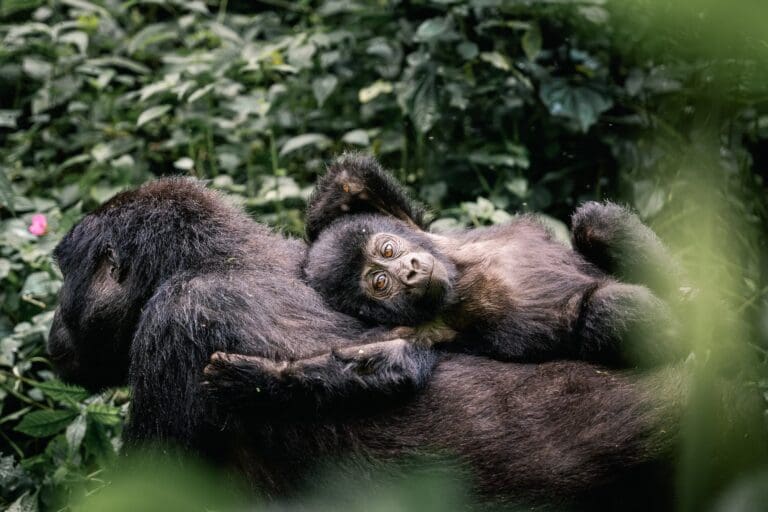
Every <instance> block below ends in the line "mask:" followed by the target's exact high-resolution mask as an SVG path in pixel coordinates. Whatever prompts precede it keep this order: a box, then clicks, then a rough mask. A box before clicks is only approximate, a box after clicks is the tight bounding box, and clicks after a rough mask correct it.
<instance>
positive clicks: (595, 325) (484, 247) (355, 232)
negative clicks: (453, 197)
mask: <svg viewBox="0 0 768 512" xmlns="http://www.w3.org/2000/svg"><path fill="white" fill-rule="evenodd" d="M422 211H423V210H422V209H421V208H420V207H418V206H417V205H415V204H414V203H413V202H412V201H411V200H410V199H409V198H408V196H407V195H406V193H405V192H404V190H403V189H402V187H400V186H399V185H398V184H397V183H396V182H395V181H394V180H393V179H392V178H391V177H390V176H389V175H387V174H386V173H385V171H383V170H382V169H381V168H380V167H379V166H378V164H377V163H376V162H375V161H374V160H372V159H370V158H365V157H360V156H357V155H346V156H344V157H342V158H341V159H340V160H339V161H337V162H336V163H335V164H334V165H333V166H332V167H331V169H330V170H329V173H328V174H327V175H326V176H325V177H324V178H323V179H322V180H321V181H320V183H319V184H318V187H317V190H316V192H315V195H314V196H313V198H312V199H311V201H310V205H309V215H308V219H309V224H308V234H309V236H310V238H316V239H315V240H314V242H313V243H312V246H311V248H310V250H309V252H308V256H307V260H306V262H305V266H304V272H305V276H306V279H307V281H308V282H309V284H310V285H311V286H312V287H314V288H315V289H316V290H317V291H319V292H320V293H321V294H322V295H323V296H324V298H325V299H326V300H327V301H328V302H329V303H330V304H331V305H332V306H333V307H335V308H337V309H338V310H340V311H343V312H346V313H349V314H352V315H355V316H358V317H359V318H362V319H364V320H367V321H369V322H371V323H381V324H385V325H387V326H390V327H393V328H394V330H393V331H392V332H391V333H388V334H387V335H385V336H389V335H391V337H393V338H407V339H411V340H413V341H414V342H417V343H426V344H433V343H439V342H445V341H455V342H456V343H457V345H458V346H461V347H462V348H463V349H466V350H469V351H471V352H474V353H482V354H485V355H489V356H492V357H494V358H498V359H504V360H514V361H525V362H534V361H543V360H547V359H558V358H575V359H584V360H591V361H598V362H602V363H608V364H626V363H627V362H629V361H631V362H640V363H654V362H658V361H660V360H663V359H666V358H667V357H669V355H670V353H671V352H672V348H673V347H672V344H671V343H669V339H668V334H669V331H670V330H671V329H670V324H671V322H670V318H669V317H670V315H669V312H668V307H667V304H666V303H665V302H664V301H662V300H661V299H659V298H658V297H657V296H655V295H654V294H653V293H652V292H651V291H650V290H649V289H648V288H647V287H645V286H642V285H638V284H626V283H623V282H620V281H618V280H617V279H616V278H614V277H612V276H611V275H609V274H608V273H607V272H606V270H604V269H601V268H599V267H598V266H597V265H596V264H594V263H591V262H590V261H588V260H587V259H585V257H584V256H583V255H582V254H581V253H580V252H577V251H575V250H573V249H571V248H570V247H567V246H566V245H564V244H563V243H561V242H559V241H557V240H556V239H554V238H553V236H552V235H551V233H550V232H549V230H548V229H547V228H545V227H544V226H543V225H542V224H541V223H540V222H539V221H537V220H536V218H535V217H533V216H527V215H524V216H520V217H518V218H516V219H515V220H513V221H511V222H509V223H506V224H503V225H496V226H492V227H484V228H476V229H471V230H466V231H458V232H454V233H450V234H442V235H441V234H434V233H429V232H427V231H426V230H425V229H424V222H423V220H422V216H421V212H422ZM372 212H375V213H372ZM408 212H417V213H418V216H417V218H412V217H411V216H410V215H409V213H408ZM312 219H322V226H320V227H317V225H316V224H314V223H313V221H312ZM574 219H575V220H576V221H577V222H576V223H575V226H574V227H578V230H577V231H576V232H575V233H574V237H575V238H576V240H575V243H576V245H577V247H579V246H581V247H585V248H589V249H591V251H592V252H594V249H595V247H596V246H598V245H599V244H597V243H590V242H594V241H595V237H596V236H600V234H601V232H604V231H605V229H606V226H608V227H610V228H612V229H613V230H614V231H615V232H627V231H629V233H628V234H627V233H624V237H625V238H626V236H630V237H633V238H634V239H636V240H648V242H649V245H650V246H652V248H653V249H657V250H662V251H663V246H662V245H661V244H660V242H659V241H658V239H657V238H656V237H655V235H653V233H652V232H651V231H650V230H649V229H648V228H647V227H646V226H644V225H643V224H642V223H641V222H640V221H639V220H638V219H637V217H636V216H634V215H633V214H631V213H630V212H628V211H626V210H625V209H623V208H620V207H618V206H616V205H613V204H610V203H607V204H597V203H588V204H587V205H585V206H583V207H582V208H581V209H579V210H578V211H577V212H576V214H575V215H574ZM617 224H618V225H617ZM599 241H600V242H602V243H603V244H604V243H605V240H604V239H601V240H599ZM624 241H625V240H624ZM609 251H610V247H605V248H604V251H603V253H601V254H597V255H595V259H598V258H602V259H603V260H607V259H609V258H608V256H609V254H606V253H607V252H609ZM584 252H585V253H589V252H590V251H584ZM648 254H650V255H652V251H648ZM403 326H407V327H403ZM470 340H471V341H470Z"/></svg>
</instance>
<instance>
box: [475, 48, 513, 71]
mask: <svg viewBox="0 0 768 512" xmlns="http://www.w3.org/2000/svg"><path fill="white" fill-rule="evenodd" d="M480 58H481V59H482V60H484V61H485V62H487V63H488V64H490V65H491V66H493V67H495V68H498V69H501V70H503V71H509V70H510V69H512V64H510V62H509V59H508V58H507V57H506V56H505V55H502V54H500V53H499V52H483V53H481V54H480Z"/></svg>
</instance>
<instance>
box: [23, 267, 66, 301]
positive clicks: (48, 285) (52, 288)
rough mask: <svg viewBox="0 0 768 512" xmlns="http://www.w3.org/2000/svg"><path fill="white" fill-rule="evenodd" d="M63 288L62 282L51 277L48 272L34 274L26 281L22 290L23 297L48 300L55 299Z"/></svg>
mask: <svg viewBox="0 0 768 512" xmlns="http://www.w3.org/2000/svg"><path fill="white" fill-rule="evenodd" d="M59 288H61V281H59V280H58V279H56V278H53V277H51V275H50V274H49V273H48V272H42V271H41V272H32V273H31V274H29V275H28V276H27V279H26V280H25V281H24V286H22V288H21V295H22V296H29V297H35V298H38V299H46V298H48V297H53V296H54V295H56V293H58V291H59Z"/></svg>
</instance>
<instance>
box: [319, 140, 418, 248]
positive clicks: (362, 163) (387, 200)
mask: <svg viewBox="0 0 768 512" xmlns="http://www.w3.org/2000/svg"><path fill="white" fill-rule="evenodd" d="M353 213H378V214H381V215H386V216H388V217H394V218H396V219H399V220H401V221H403V222H405V223H407V224H409V225H411V226H413V227H415V228H418V229H426V222H425V221H424V213H425V209H424V207H423V206H422V205H421V204H419V203H418V202H416V201H414V200H413V199H411V198H410V197H409V196H408V193H407V192H406V191H405V188H404V187H403V186H402V185H400V183H398V182H397V180H395V178H394V177H393V176H392V175H391V174H390V173H388V172H387V171H385V170H384V169H383V168H382V167H381V165H379V163H378V162H377V161H376V159H374V158H373V157H370V156H366V155H362V154H360V153H344V154H343V155H341V156H340V157H338V158H337V159H336V160H335V161H334V162H333V163H332V164H331V165H330V166H329V167H328V172H327V173H326V174H325V175H324V176H322V177H321V178H319V179H318V181H317V186H316V187H315V191H314V192H313V193H312V196H311V197H310V199H309V204H308V206H307V228H306V229H307V238H308V239H309V240H310V241H314V240H315V239H316V238H317V236H318V235H319V234H320V232H321V231H322V230H323V229H325V228H326V227H328V225H330V224H331V223H332V222H333V221H334V220H335V219H337V218H339V217H341V216H343V215H348V214H353Z"/></svg>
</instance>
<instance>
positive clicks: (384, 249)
mask: <svg viewBox="0 0 768 512" xmlns="http://www.w3.org/2000/svg"><path fill="white" fill-rule="evenodd" d="M381 255H382V256H384V257H385V258H391V257H392V256H394V255H395V244H393V243H392V241H391V240H387V241H386V242H384V244H383V245H382V246H381Z"/></svg>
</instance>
